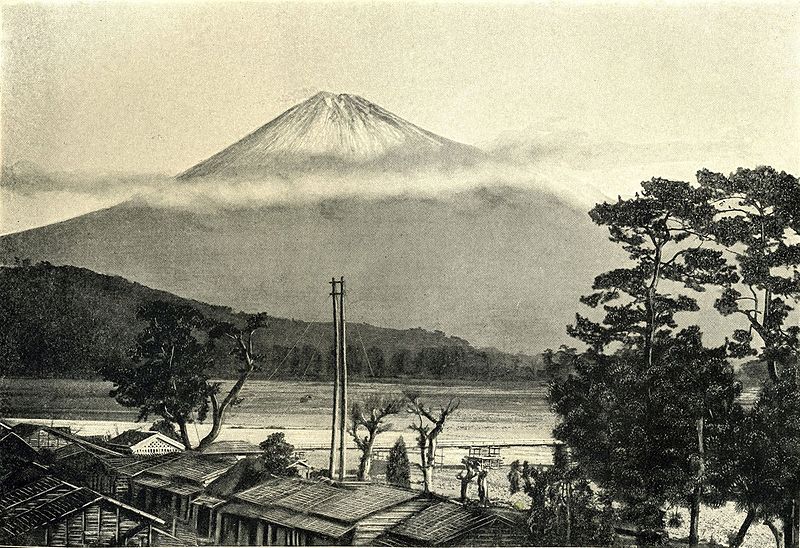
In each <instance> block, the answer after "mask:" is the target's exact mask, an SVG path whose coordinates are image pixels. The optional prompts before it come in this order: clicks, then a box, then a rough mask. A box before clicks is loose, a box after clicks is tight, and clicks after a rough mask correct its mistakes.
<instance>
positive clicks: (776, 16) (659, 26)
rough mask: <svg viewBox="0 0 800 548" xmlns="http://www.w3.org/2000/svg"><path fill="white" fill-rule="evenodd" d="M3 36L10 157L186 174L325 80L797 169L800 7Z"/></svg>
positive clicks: (166, 17)
mask: <svg viewBox="0 0 800 548" xmlns="http://www.w3.org/2000/svg"><path fill="white" fill-rule="evenodd" d="M2 32H3V35H2V36H3V51H2V76H3V81H2V89H3V96H2V153H3V160H4V161H5V162H9V161H10V162H15V161H19V160H28V161H32V162H35V163H38V164H40V165H42V166H44V167H46V168H48V169H54V170H82V171H104V172H110V171H123V172H140V173H141V172H146V173H152V172H162V173H168V174H175V173H178V172H180V171H182V170H184V169H186V168H187V167H189V166H191V165H193V164H194V163H196V162H198V161H199V160H201V159H204V158H205V157H207V156H209V155H210V154H212V153H214V152H216V151H218V150H219V149H221V148H222V147H224V146H226V145H228V144H230V143H232V142H233V141H235V140H237V139H238V138H240V137H242V136H243V135H244V134H246V133H248V132H250V131H251V130H253V129H255V128H256V127H258V126H260V125H262V124H264V123H266V122H267V121H269V120H270V119H271V118H273V117H274V116H276V115H277V114H279V113H280V112H282V111H283V110H285V109H287V108H288V107H290V106H291V105H293V104H295V103H297V102H299V101H301V100H303V99H305V98H306V97H307V96H309V95H311V94H313V93H314V92H316V91H318V90H329V91H334V92H347V93H355V94H359V95H362V96H364V97H366V98H368V99H370V100H372V101H373V102H375V103H378V104H380V105H382V106H383V107H385V108H387V109H389V110H391V111H393V112H395V113H397V114H399V115H400V116H402V117H404V118H406V119H408V120H410V121H412V122H414V123H416V124H418V125H421V126H423V127H425V128H427V129H430V130H432V131H434V132H436V133H439V134H442V135H444V136H447V137H449V138H452V139H455V140H459V141H463V142H466V143H472V144H485V143H487V142H490V141H492V140H493V139H496V138H497V137H498V136H501V135H503V134H516V135H519V134H521V135H526V136H528V137H530V138H531V139H536V138H537V137H542V136H544V135H546V134H547V133H548V132H553V131H559V132H561V133H562V134H563V135H567V136H568V135H571V134H573V133H575V132H583V136H582V137H581V139H584V140H585V141H586V143H591V144H590V145H586V146H589V147H590V149H591V148H596V149H597V150H591V151H590V152H591V153H592V154H602V153H603V150H602V149H603V148H604V147H605V146H606V145H605V144H606V143H611V142H614V143H619V142H622V143H627V144H632V145H634V146H648V147H650V149H651V150H657V149H658V148H659V147H660V146H661V143H671V144H670V145H669V146H670V147H673V148H671V149H670V150H676V149H674V147H675V143H680V144H682V145H683V146H682V148H681V147H680V146H679V147H678V148H679V149H680V150H683V151H703V152H702V156H701V157H700V159H699V160H697V159H696V158H694V157H693V158H691V160H692V162H693V164H692V165H694V168H693V169H697V168H698V167H702V166H698V165H696V163H697V161H702V162H703V163H705V162H710V163H712V164H713V163H714V162H717V163H718V164H721V165H717V166H714V167H716V168H718V169H720V170H723V171H729V170H732V169H734V168H735V167H737V166H736V165H732V164H729V163H728V162H729V161H732V160H729V158H730V157H735V158H737V159H738V161H739V162H740V163H742V164H743V165H752V164H753V163H769V164H772V165H774V166H775V167H779V168H782V169H787V170H797V168H798V166H800V160H798V158H800V152H799V151H798V146H799V145H798V143H800V92H799V91H798V89H800V88H799V87H798V84H799V83H800V8H798V7H796V4H788V3H786V4H773V5H767V6H756V5H755V3H753V5H747V4H744V3H737V4H721V3H714V4H684V3H676V4H672V5H670V6H667V7H663V6H662V7H657V6H655V5H654V4H641V3H637V4H633V3H630V4H618V5H614V6H611V5H607V6H596V5H589V4H564V3H562V4H534V5H522V4H500V3H495V4H493V5H485V4H476V3H472V4H463V5H459V4H454V3H447V4H431V3H425V4H410V3H399V2H392V3H388V2H385V3H361V4H354V3H337V2H330V3H319V4H312V3H292V4H287V3H259V4H220V3H216V4H199V3H180V4H173V5H165V4H158V3H154V4H143V3H142V4H116V3H103V4H99V3H98V4H90V5H75V4H71V5H68V4H64V5H59V4H46V5H24V4H21V5H5V6H3V7H2ZM584 144H585V143H584ZM615 146H616V147H617V148H615V149H614V150H616V151H617V154H618V156H617V157H613V158H615V159H614V161H615V162H622V163H624V158H625V152H624V149H619V145H615ZM620 150H621V151H620ZM678 156H680V154H678ZM685 159H686V158H680V157H675V158H672V160H675V161H680V160H685ZM690 173H691V172H690ZM653 175H655V173H653Z"/></svg>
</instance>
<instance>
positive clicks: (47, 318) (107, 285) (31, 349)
mask: <svg viewBox="0 0 800 548" xmlns="http://www.w3.org/2000/svg"><path fill="white" fill-rule="evenodd" d="M156 300H161V301H169V302H174V303H184V304H190V305H191V306H193V307H195V308H196V309H197V310H199V311H200V312H201V313H203V315H205V316H206V317H208V318H210V319H213V320H216V321H223V322H231V323H237V322H239V323H241V322H242V321H243V320H244V319H246V317H247V315H246V314H244V313H241V312H234V311H232V310H231V309H229V308H226V307H221V306H213V305H208V304H205V303H201V302H198V301H192V300H189V299H184V298H181V297H178V296H176V295H173V294H170V293H167V292H164V291H158V290H154V289H150V288H147V287H145V286H142V285H140V284H137V283H134V282H130V281H128V280H125V279H124V278H121V277H118V276H107V275H103V274H98V273H96V272H93V271H91V270H87V269H84V268H77V267H72V266H54V265H51V264H49V263H40V264H35V265H32V264H29V263H27V262H24V261H20V262H18V263H17V264H16V265H12V266H7V267H2V268H0V375H8V376H32V377H73V378H94V377H97V376H98V371H99V370H100V368H101V367H103V366H106V365H109V364H114V363H118V364H123V363H127V362H128V361H129V360H130V358H129V355H130V350H131V348H132V347H133V346H134V341H135V338H136V335H137V333H138V332H139V331H141V329H142V328H143V325H144V324H143V323H142V322H141V321H140V320H139V319H137V317H136V311H137V310H138V308H139V307H141V305H142V304H144V303H146V302H151V301H156ZM353 325H354V326H355V327H356V328H355V329H352V330H350V332H349V333H348V335H349V336H348V339H349V340H348V345H347V355H348V368H349V372H350V375H351V376H352V377H353V378H366V377H380V378H390V377H420V378H433V379H439V378H447V379H453V378H455V379H458V378H464V379H477V378H480V379H512V378H537V377H545V376H547V371H545V368H544V366H543V362H542V360H541V358H539V357H532V356H527V355H522V354H508V353H504V352H500V351H498V350H494V349H477V348H475V347H473V346H471V345H470V344H469V343H468V342H467V341H465V340H463V339H459V338H457V337H448V336H447V335H445V334H444V333H442V332H440V331H427V330H423V329H420V328H415V329H406V330H399V329H385V328H379V327H375V326H371V325H367V324H353ZM262 331H263V333H259V334H258V336H257V339H256V343H257V346H258V349H259V352H261V353H262V354H264V356H265V364H264V365H263V366H262V368H261V370H260V371H259V372H258V373H257V374H256V378H258V377H267V376H271V377H273V378H284V379H313V380H323V379H329V378H331V377H332V374H333V373H332V371H333V368H332V357H331V351H330V349H331V348H332V340H331V335H332V331H333V330H332V327H331V325H330V324H329V323H311V324H310V325H309V323H307V322H302V321H297V320H290V319H283V318H270V321H269V326H268V328H267V329H265V330H262ZM236 367H238V365H237V364H236V363H235V360H234V359H233V358H232V357H231V356H230V355H229V353H228V352H227V349H225V348H223V347H220V348H219V350H218V352H217V353H216V358H215V369H214V372H215V374H217V375H219V376H220V377H223V378H224V377H231V376H234V375H235V368H236Z"/></svg>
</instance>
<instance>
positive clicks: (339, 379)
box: [329, 277, 347, 481]
mask: <svg viewBox="0 0 800 548" xmlns="http://www.w3.org/2000/svg"><path fill="white" fill-rule="evenodd" d="M331 297H332V300H333V345H334V354H335V357H336V369H335V375H334V382H333V420H332V424H331V455H330V462H329V470H330V477H331V479H338V480H339V481H343V480H344V478H345V474H346V471H347V468H346V467H347V431H346V428H347V343H346V330H345V319H344V277H341V278H340V279H339V280H336V278H331ZM337 451H338V453H339V455H338V456H339V458H338V459H337V458H336V453H337Z"/></svg>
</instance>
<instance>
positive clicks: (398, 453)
mask: <svg viewBox="0 0 800 548" xmlns="http://www.w3.org/2000/svg"><path fill="white" fill-rule="evenodd" d="M386 481H388V482H389V483H390V484H391V485H396V486H397V487H405V488H406V489H408V488H410V487H411V464H410V463H409V461H408V452H407V451H406V442H405V441H403V438H402V437H400V438H397V441H396V442H394V445H393V446H392V448H391V449H390V450H389V456H388V458H387V460H386Z"/></svg>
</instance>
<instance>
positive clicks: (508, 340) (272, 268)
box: [0, 93, 617, 353]
mask: <svg viewBox="0 0 800 548" xmlns="http://www.w3.org/2000/svg"><path fill="white" fill-rule="evenodd" d="M482 157H483V153H482V152H481V151H480V150H478V149H476V148H474V147H471V146H468V145H464V144H461V143H457V142H455V141H451V140H448V139H445V138H443V137H439V136H437V135H435V134H433V133H431V132H429V131H426V130H424V129H421V128H419V127H418V126H416V125H414V124H412V123H410V122H407V121H405V120H403V119H402V118H400V117H398V116H396V115H394V114H392V113H390V112H388V111H386V110H385V109H383V108H381V107H379V106H377V105H375V104H373V103H370V102H369V101H367V100H366V99H363V98H361V97H358V96H356V95H345V94H342V95H334V94H331V93H320V94H317V95H315V96H313V97H311V98H310V99H308V100H306V101H305V102H303V103H300V104H299V105H296V106H294V107H292V108H290V109H289V110H287V111H286V112H284V113H283V114H281V115H280V116H278V117H277V118H275V119H274V120H272V121H271V122H269V123H267V124H266V125H264V126H263V127H261V128H259V129H257V130H256V131H254V132H253V133H251V134H250V135H248V136H246V137H244V138H243V139H241V140H240V141H238V142H236V143H235V144H233V145H231V146H229V147H227V148H225V149H224V150H222V151H220V152H219V153H217V154H215V155H213V156H212V157H210V158H209V159H207V160H205V161H203V162H201V163H199V164H197V165H195V166H194V167H192V168H190V169H188V170H186V171H185V172H183V173H182V174H181V175H179V176H178V179H177V181H176V180H175V179H170V180H169V181H168V182H165V183H164V185H163V186H162V187H159V188H160V190H159V192H161V193H162V194H164V195H169V196H171V197H175V196H177V197H178V198H183V197H184V195H186V196H188V197H191V196H194V193H197V192H203V194H200V195H199V196H200V197H201V198H202V199H203V200H205V201H203V200H201V201H198V202H197V203H196V204H195V202H189V203H188V205H187V203H185V202H179V201H175V202H170V201H160V200H159V198H161V197H162V196H161V194H159V195H158V196H155V194H157V193H156V192H155V191H154V192H153V194H154V196H152V197H151V198H152V199H136V200H130V201H127V202H124V203H120V204H118V205H115V206H113V207H110V208H108V209H103V210H99V211H94V212H92V213H88V214H85V215H81V216H79V217H75V218H72V219H69V220H66V221H63V222H59V223H54V224H50V225H47V226H43V227H39V228H34V229H30V230H26V231H23V232H17V233H14V234H8V235H5V236H0V262H3V261H5V262H13V260H14V257H20V258H28V259H31V260H32V261H49V262H51V263H52V264H55V265H63V264H67V265H74V266H79V267H84V268H88V269H91V270H94V271H96V272H100V273H105V274H116V275H119V276H122V277H125V278H127V279H130V280H133V281H136V282H139V283H141V284H143V285H147V286H149V287H153V288H157V289H162V290H165V291H169V292H171V293H174V294H177V295H180V296H184V297H189V298H193V299H197V300H200V301H205V302H208V303H213V304H221V305H226V306H230V307H233V308H236V309H240V310H244V311H251V312H253V311H266V312H268V313H270V314H272V315H276V316H282V317H289V318H298V319H303V320H324V321H327V320H328V316H329V311H328V301H327V299H328V291H329V288H328V287H327V285H326V283H327V281H328V280H330V279H331V276H339V275H344V276H345V278H346V279H347V282H348V288H349V290H350V295H351V298H352V299H353V300H352V301H351V305H350V308H349V310H350V311H351V316H352V319H353V320H354V321H361V322H366V323H371V324H373V325H379V326H383V327H398V328H415V327H422V328H426V329H438V330H441V331H444V332H446V333H448V334H452V335H457V336H459V337H463V338H466V339H467V340H469V341H470V342H472V343H474V344H477V345H480V346H495V347H498V348H500V349H501V350H505V351H523V352H530V353H535V352H538V351H541V350H543V349H544V348H547V347H557V346H558V345H559V344H561V343H562V342H568V339H567V336H566V334H565V326H566V325H567V324H568V323H571V322H572V321H574V313H575V311H576V310H577V308H576V307H577V306H578V298H579V296H580V295H581V294H583V293H585V292H586V291H587V290H588V289H589V288H590V287H591V283H592V279H593V278H594V276H595V275H596V274H597V273H598V272H600V271H602V270H603V269H605V268H606V266H607V265H608V261H609V260H610V259H609V257H611V256H614V253H615V252H616V251H617V250H615V249H614V247H613V246H611V244H609V243H608V242H607V239H606V234H605V233H604V231H603V230H602V229H599V228H598V227H597V226H595V225H593V223H592V222H591V220H590V219H589V217H588V215H586V212H585V209H583V208H575V207H574V206H572V205H570V204H569V203H567V202H565V201H564V200H562V199H560V198H559V197H557V196H556V195H555V194H552V193H550V192H548V191H546V190H544V189H540V188H533V187H526V186H524V185H520V186H513V185H512V186H510V185H511V183H513V182H514V181H510V182H509V181H508V179H504V178H503V177H502V176H501V175H500V174H498V173H494V172H493V168H492V167H491V165H492V164H491V160H489V161H487V162H483V161H482V160H481V158H482ZM468 162H477V165H476V166H475V169H474V170H473V169H470V168H469V167H468V164H467V165H466V166H465V164H466V163H468ZM431 166H433V169H431ZM487 166H488V167H487ZM450 167H452V168H453V169H450ZM464 167H467V169H462V168H464ZM417 168H421V169H417ZM473 171H474V172H476V173H481V174H483V175H482V177H485V178H482V179H480V180H479V181H478V182H477V183H476V184H475V185H473V186H467V187H459V188H460V190H456V191H446V192H445V191H443V190H447V185H448V184H452V182H453V181H456V182H461V181H462V178H463V177H462V175H464V174H465V173H471V172H473ZM304 174H306V175H308V176H307V177H306V176H305V175H304ZM520 176H525V174H524V173H523V174H522V175H520ZM405 180H411V181H412V182H413V183H414V184H422V183H424V184H425V185H427V186H426V188H430V189H432V192H431V193H430V194H426V193H414V192H406V191H405V190H403V189H400V190H398V189H397V188H395V186H399V185H395V182H396V181H405ZM285 181H290V182H291V184H283V183H284V182H285ZM448 181H449V183H448ZM251 183H258V184H251ZM305 183H308V185H319V184H321V185H327V186H328V187H329V190H330V193H328V194H325V195H324V196H325V197H320V196H317V197H314V196H311V195H304V189H305V187H304V186H303V184H305ZM379 183H380V184H379ZM17 184H21V183H20V182H19V181H17ZM120 184H122V183H121V182H120ZM270 185H274V186H275V187H276V188H279V189H283V190H285V192H286V193H287V194H288V195H289V199H287V200H285V201H280V200H277V201H276V200H271V199H268V198H267V197H266V196H263V195H261V194H259V193H260V192H268V190H263V189H265V188H266V189H269V188H271V187H270ZM281 185H282V186H281ZM393 185H394V186H393ZM348 188H353V189H354V191H353V192H352V193H348V192H347V191H346V189H348ZM376 189H377V191H376ZM247 192H252V193H253V194H244V193H247ZM243 194H244V196H245V197H244V198H243V199H239V198H241V197H242V195H243ZM231 196H233V197H235V198H237V200H233V201H225V200H226V199H228V197H231ZM187 201H188V200H187ZM207 202H208V205H207Z"/></svg>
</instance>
